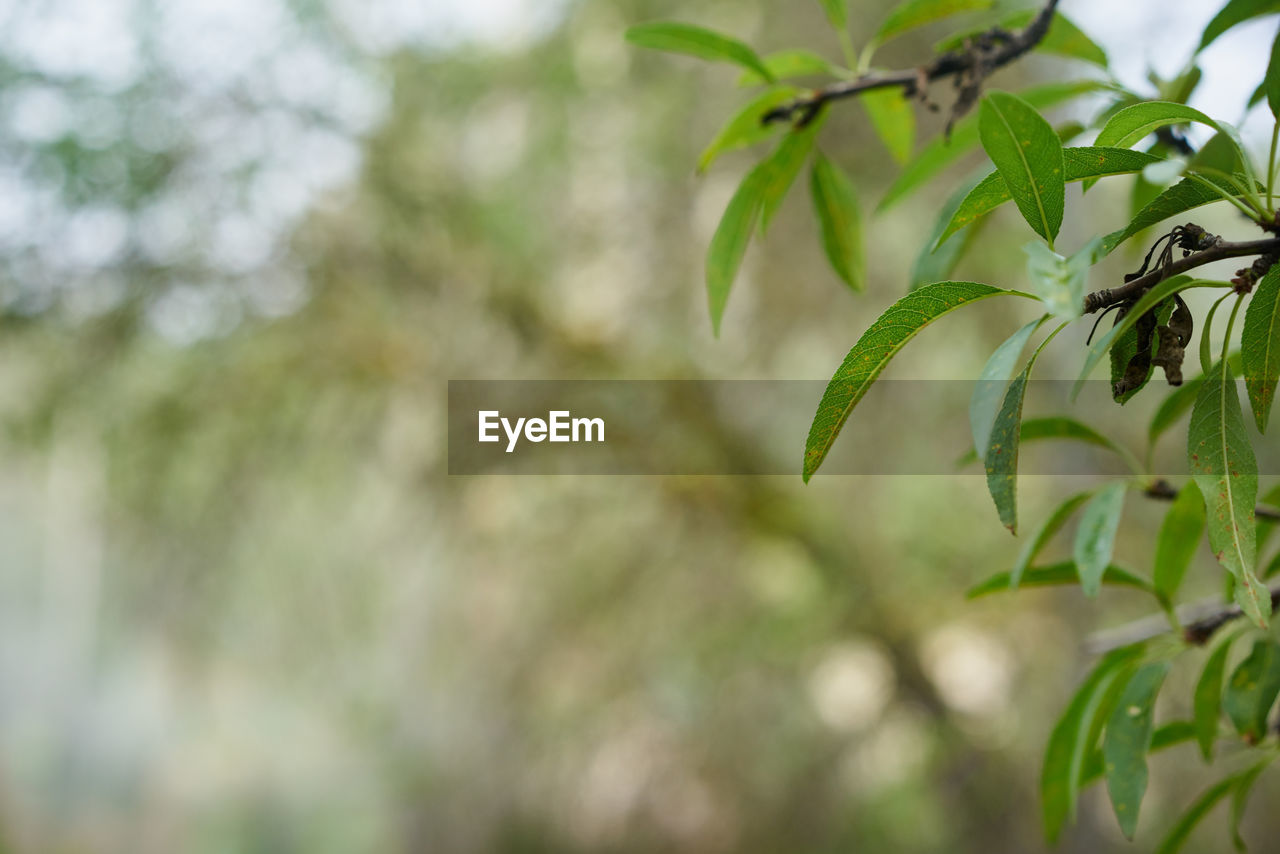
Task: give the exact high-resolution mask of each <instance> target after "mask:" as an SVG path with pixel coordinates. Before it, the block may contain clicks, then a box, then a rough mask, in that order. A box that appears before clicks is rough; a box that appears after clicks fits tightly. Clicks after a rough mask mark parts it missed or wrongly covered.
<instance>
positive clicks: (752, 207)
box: [707, 164, 768, 335]
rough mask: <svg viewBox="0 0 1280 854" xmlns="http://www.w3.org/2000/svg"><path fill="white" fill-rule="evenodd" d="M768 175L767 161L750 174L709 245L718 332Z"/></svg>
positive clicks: (709, 292)
mask: <svg viewBox="0 0 1280 854" xmlns="http://www.w3.org/2000/svg"><path fill="white" fill-rule="evenodd" d="M767 177H768V170H767V169H766V168H765V167H764V165H763V164H762V165H760V166H757V167H756V168H755V169H753V170H751V171H750V172H749V173H747V176H746V177H745V178H743V179H742V183H741V184H739V185H738V189H737V192H735V193H734V194H733V198H731V199H730V200H729V205H728V206H727V207H726V208H725V211H724V215H723V216H722V217H721V218H720V224H719V226H717V227H716V231H715V234H713V235H712V236H711V244H710V245H709V246H708V247H707V306H708V308H709V310H710V312H711V328H712V330H713V331H714V332H715V334H716V335H719V334H720V320H721V318H722V317H724V309H725V305H727V304H728V302H729V291H730V289H731V288H732V287H733V280H734V279H735V278H737V276H738V268H739V267H741V266H742V256H743V255H745V254H746V252H747V244H748V243H749V242H750V241H751V233H752V232H753V231H755V227H756V220H757V219H758V218H759V216H760V204H761V201H762V199H763V192H764V186H765V182H766V180H767Z"/></svg>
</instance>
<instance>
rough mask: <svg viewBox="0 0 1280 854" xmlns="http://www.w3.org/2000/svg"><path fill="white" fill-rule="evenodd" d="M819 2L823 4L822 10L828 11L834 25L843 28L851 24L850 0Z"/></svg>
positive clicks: (836, 27)
mask: <svg viewBox="0 0 1280 854" xmlns="http://www.w3.org/2000/svg"><path fill="white" fill-rule="evenodd" d="M818 2H819V3H821V4H822V11H824V12H826V13H827V20H828V21H830V22H831V26H832V27H834V28H835V29H837V30H843V29H846V28H847V27H848V26H849V4H848V0H818Z"/></svg>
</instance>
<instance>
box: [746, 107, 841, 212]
mask: <svg viewBox="0 0 1280 854" xmlns="http://www.w3.org/2000/svg"><path fill="white" fill-rule="evenodd" d="M826 119H827V113H826V111H825V110H824V111H823V112H821V113H819V114H818V116H817V117H816V118H814V120H813V121H811V122H809V123H808V124H807V125H805V126H804V127H802V128H796V129H794V130H792V131H791V132H790V133H788V134H787V135H786V136H785V137H783V138H782V142H780V143H778V147H777V148H776V149H774V151H773V154H771V155H769V157H768V158H767V159H766V161H765V162H764V163H763V164H761V168H762V169H763V170H764V172H765V174H764V175H763V176H762V178H761V181H762V187H761V190H760V231H761V232H764V231H765V230H766V229H767V228H768V227H769V223H770V222H772V221H773V216H774V214H776V213H777V212H778V208H779V207H781V206H782V201H783V199H785V198H786V197H787V192H788V191H789V190H790V189H791V185H792V184H794V183H795V181H796V176H797V175H799V174H800V170H801V169H803V168H804V164H805V162H806V161H807V160H808V159H809V153H810V152H811V151H813V143H814V141H815V140H816V139H817V136H818V131H819V129H821V127H822V124H823V122H825V121H826Z"/></svg>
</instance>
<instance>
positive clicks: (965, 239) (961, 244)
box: [911, 175, 1004, 290]
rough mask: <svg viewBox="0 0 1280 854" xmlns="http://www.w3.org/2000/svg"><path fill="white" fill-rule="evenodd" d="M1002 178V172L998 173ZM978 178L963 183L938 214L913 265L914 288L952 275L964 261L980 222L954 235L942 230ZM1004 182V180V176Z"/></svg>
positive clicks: (912, 284) (912, 280)
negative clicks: (943, 234) (947, 235)
mask: <svg viewBox="0 0 1280 854" xmlns="http://www.w3.org/2000/svg"><path fill="white" fill-rule="evenodd" d="M996 178H997V179H999V178H1000V176H999V175H996ZM976 183H977V180H976V179H973V180H969V181H966V182H965V183H964V184H962V185H961V186H960V188H959V189H957V190H956V191H955V192H954V193H952V194H951V196H950V197H948V198H947V201H946V202H945V203H944V204H943V206H942V208H941V209H940V210H939V211H938V218H937V219H936V220H935V221H934V224H933V231H932V232H931V233H930V234H929V238H928V239H927V240H925V242H924V246H923V247H921V249H920V254H919V255H917V256H916V261H915V264H914V265H913V266H912V268H911V289H912V290H915V289H916V288H918V287H920V286H921V285H927V284H928V283H930V282H938V281H941V280H943V279H946V278H948V277H949V276H950V275H951V273H952V271H954V270H955V268H956V265H957V264H958V263H960V258H961V256H963V255H964V253H965V252H966V251H967V250H968V248H969V244H970V243H972V242H973V238H974V237H975V236H976V235H977V233H978V228H979V226H980V223H974V224H973V227H972V228H962V229H959V230H957V231H956V232H955V233H953V234H952V235H951V236H950V237H947V238H943V237H942V231H943V229H945V228H946V227H947V224H948V223H950V222H951V220H952V218H953V217H954V216H955V212H956V210H957V209H958V208H959V207H960V203H961V201H963V200H964V198H965V197H966V196H967V195H968V194H969V192H970V191H972V190H973V187H974V186H975V185H976ZM1001 183H1002V184H1003V183H1004V182H1003V180H1001Z"/></svg>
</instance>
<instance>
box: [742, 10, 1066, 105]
mask: <svg viewBox="0 0 1280 854" xmlns="http://www.w3.org/2000/svg"><path fill="white" fill-rule="evenodd" d="M1057 6H1058V0H1048V2H1047V3H1046V4H1045V6H1044V8H1043V9H1041V10H1040V12H1039V14H1037V15H1036V16H1035V18H1033V19H1032V20H1031V23H1029V24H1027V26H1026V28H1025V29H1023V30H1022V31H1021V32H1017V33H1008V32H1005V31H1004V30H998V29H996V30H992V31H991V32H989V33H984V34H983V35H982V36H979V37H977V38H975V39H974V40H973V41H971V42H970V44H969V45H967V46H966V48H965V49H964V50H953V51H947V52H946V53H943V54H939V55H938V56H937V57H935V58H934V59H933V61H932V62H930V63H928V64H927V65H921V66H918V67H916V68H906V69H903V70H901V71H886V72H869V73H867V74H861V75H859V76H857V77H855V78H853V79H852V80H842V81H840V82H838V83H832V84H831V85H830V86H824V87H823V88H821V89H817V90H814V91H813V92H811V93H809V94H807V95H804V96H802V97H799V98H796V99H795V100H794V101H791V102H790V103H787V104H783V105H782V106H779V107H775V108H774V109H772V110H770V111H769V112H767V113H765V115H764V119H763V121H764V123H765V124H769V123H770V122H781V121H790V120H792V119H795V120H796V122H797V123H798V124H805V123H806V122H808V121H809V120H811V119H812V118H813V117H814V116H815V115H817V114H818V112H819V111H820V110H821V109H822V108H823V107H824V106H826V105H827V104H828V103H830V102H831V101H836V100H839V99H841V98H849V97H852V96H854V95H859V94H861V93H863V92H868V91H870V90H872V89H885V88H888V87H892V86H897V87H900V88H901V89H902V92H903V95H904V96H905V97H911V96H912V95H922V94H923V91H922V90H923V88H924V86H925V85H926V84H928V83H931V82H933V81H934V80H939V79H941V78H943V77H956V78H957V85H958V86H959V87H960V88H961V96H960V100H959V101H957V104H956V109H955V110H953V113H952V120H953V121H954V120H955V119H956V118H959V115H960V114H961V113H962V112H963V111H964V110H965V109H967V108H968V106H970V105H971V103H972V93H971V92H969V91H967V90H969V89H971V88H972V87H973V86H975V85H977V84H978V83H980V82H981V79H982V78H983V77H985V76H986V75H987V74H989V73H991V72H992V71H994V70H995V69H997V68H1000V67H1001V66H1003V65H1008V64H1009V63H1010V62H1013V61H1014V60H1015V59H1017V58H1018V57H1020V56H1022V55H1023V54H1025V53H1026V52H1027V51H1029V50H1031V49H1032V48H1034V47H1035V46H1036V45H1037V44H1039V43H1040V40H1041V39H1043V38H1044V35H1045V33H1047V32H1048V31H1049V24H1050V22H1051V21H1052V20H1053V12H1054V9H1056V8H1057ZM983 36H985V38H984V37H983ZM966 95H969V97H966Z"/></svg>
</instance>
